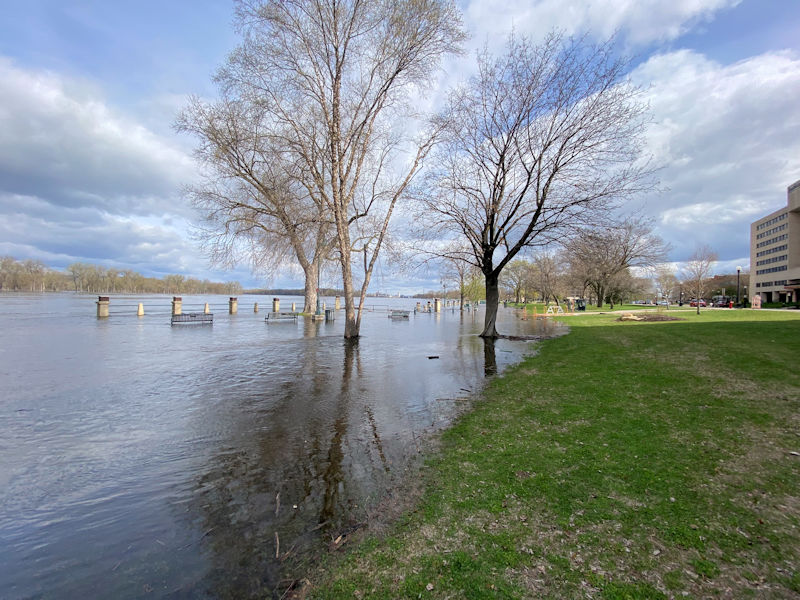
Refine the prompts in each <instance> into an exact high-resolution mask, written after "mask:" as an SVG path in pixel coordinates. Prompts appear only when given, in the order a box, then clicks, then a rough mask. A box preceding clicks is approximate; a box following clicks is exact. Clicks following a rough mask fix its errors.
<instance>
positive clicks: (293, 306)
mask: <svg viewBox="0 0 800 600" xmlns="http://www.w3.org/2000/svg"><path fill="white" fill-rule="evenodd" d="M296 309H297V306H296V305H295V303H294V302H292V312H297V310H296Z"/></svg>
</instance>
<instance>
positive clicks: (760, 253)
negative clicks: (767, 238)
mask: <svg viewBox="0 0 800 600" xmlns="http://www.w3.org/2000/svg"><path fill="white" fill-rule="evenodd" d="M788 247H789V244H781V245H780V246H775V247H774V248H770V249H769V250H762V251H761V252H758V253H757V254H756V256H766V255H767V254H775V253H776V252H780V251H781V250H786V249H787V248H788Z"/></svg>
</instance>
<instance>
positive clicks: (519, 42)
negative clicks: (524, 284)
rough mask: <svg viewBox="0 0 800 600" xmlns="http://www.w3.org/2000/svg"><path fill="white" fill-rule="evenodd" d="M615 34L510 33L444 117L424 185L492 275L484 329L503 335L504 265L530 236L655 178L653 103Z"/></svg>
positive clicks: (427, 197)
mask: <svg viewBox="0 0 800 600" xmlns="http://www.w3.org/2000/svg"><path fill="white" fill-rule="evenodd" d="M626 66H627V65H626V63H625V62H624V61H622V60H619V59H617V58H615V56H614V54H613V40H612V41H608V42H606V43H604V44H600V45H592V44H590V43H588V42H587V41H586V40H585V39H567V38H564V37H562V36H560V35H556V34H552V35H550V36H549V37H548V38H547V39H546V40H545V41H544V42H543V43H541V44H540V45H533V44H532V43H531V42H530V41H528V40H527V39H524V38H519V37H514V36H512V37H511V38H510V39H509V41H508V44H507V49H506V52H505V54H503V55H502V56H498V57H494V56H491V55H490V54H489V53H488V52H483V53H481V54H480V55H479V56H478V74H477V75H476V76H475V77H473V78H472V79H471V80H470V81H469V83H468V84H467V85H465V86H463V87H461V88H459V89H457V90H456V91H454V92H453V93H452V94H451V95H450V98H449V102H448V105H447V107H446V109H445V110H444V111H443V113H442V114H441V115H440V117H439V123H440V124H441V126H442V127H444V129H445V135H444V140H443V143H442V144H441V146H440V148H439V149H438V151H437V153H436V157H435V160H434V161H432V162H433V163H434V164H435V165H436V168H435V169H434V170H433V171H432V172H431V173H430V176H429V178H428V183H429V186H428V188H427V189H428V190H429V191H426V193H424V194H421V196H422V201H423V203H424V205H425V210H426V212H427V216H429V217H430V218H431V219H433V220H434V223H433V227H429V228H428V229H429V230H432V231H434V232H435V233H436V234H438V235H451V236H452V235H456V236H464V237H465V238H466V239H467V241H468V243H469V246H470V250H471V257H470V260H471V262H472V263H473V264H474V265H475V266H477V267H478V268H479V269H480V270H481V272H482V273H483V276H484V279H485V284H486V317H485V323H484V329H483V332H482V333H481V335H482V336H484V337H497V336H498V333H497V329H496V319H497V306H498V299H499V287H498V283H499V280H500V274H501V273H502V271H503V269H504V268H505V267H506V265H507V264H508V263H509V262H510V261H511V260H513V259H514V257H515V256H516V255H517V254H518V253H519V252H520V251H522V250H523V249H524V248H526V247H529V246H537V245H544V244H546V243H548V242H550V241H552V240H553V239H555V238H556V237H557V236H559V235H563V234H564V232H565V230H566V229H570V228H575V227H578V226H580V225H584V224H586V223H587V222H589V221H591V220H592V219H593V218H596V216H597V214H598V211H602V210H605V209H607V208H609V207H610V206H611V205H613V204H614V203H615V202H618V201H621V200H623V199H625V198H627V197H629V196H631V195H632V194H636V193H638V192H640V191H642V190H643V189H646V188H647V187H649V185H650V175H651V169H650V168H649V166H648V165H647V164H646V163H645V162H642V161H641V150H642V142H643V136H644V133H645V116H646V107H645V105H644V104H643V102H642V101H641V91H640V90H639V89H638V88H637V87H635V86H633V85H632V84H631V83H630V82H628V81H626V80H625V78H624V77H625V69H626Z"/></svg>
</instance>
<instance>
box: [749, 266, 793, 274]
mask: <svg viewBox="0 0 800 600" xmlns="http://www.w3.org/2000/svg"><path fill="white" fill-rule="evenodd" d="M786 269H787V267H786V265H782V266H780V267H771V268H769V269H761V270H759V271H756V275H764V274H766V273H776V272H777V271H785V270H786Z"/></svg>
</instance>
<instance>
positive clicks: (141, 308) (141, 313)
mask: <svg viewBox="0 0 800 600" xmlns="http://www.w3.org/2000/svg"><path fill="white" fill-rule="evenodd" d="M136 316H137V317H143V316H144V304H142V303H141V302H139V308H137V309H136Z"/></svg>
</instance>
